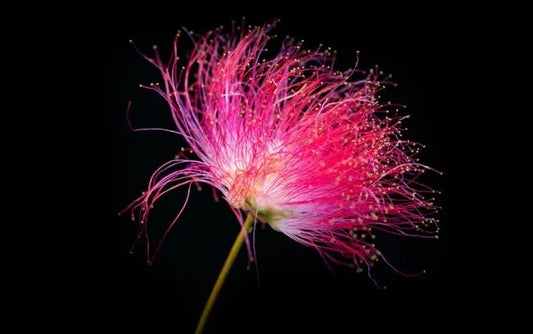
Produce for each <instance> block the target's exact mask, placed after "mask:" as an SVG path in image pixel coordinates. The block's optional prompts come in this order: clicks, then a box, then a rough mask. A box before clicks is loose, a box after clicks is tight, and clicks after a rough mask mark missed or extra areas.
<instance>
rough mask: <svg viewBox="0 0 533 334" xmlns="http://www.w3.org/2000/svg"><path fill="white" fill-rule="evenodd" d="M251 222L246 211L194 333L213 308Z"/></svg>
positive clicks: (204, 321)
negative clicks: (244, 218)
mask: <svg viewBox="0 0 533 334" xmlns="http://www.w3.org/2000/svg"><path fill="white" fill-rule="evenodd" d="M253 222H254V215H253V214H252V213H251V212H250V213H248V216H247V217H246V220H245V221H244V224H243V226H242V228H241V231H240V232H239V234H238V235H237V238H236V239H235V242H234V243H233V246H232V247H231V250H230V252H229V254H228V257H227V258H226V262H224V266H222V270H221V271H220V273H219V274H218V278H217V281H216V282H215V285H214V286H213V290H211V294H210V295H209V298H208V299H207V303H206V304H205V307H204V310H203V312H202V316H201V317H200V321H198V326H197V327H196V331H195V333H196V334H201V333H202V332H203V330H204V327H205V324H206V322H207V317H209V314H210V313H211V309H212V308H213V305H214V304H215V301H216V300H217V297H218V294H219V293H220V289H221V288H222V285H224V282H225V281H226V277H228V274H229V271H230V270H231V267H233V263H234V262H235V259H236V258H237V255H238V254H239V251H240V250H241V247H242V244H243V243H244V235H245V234H246V233H248V232H249V231H250V229H251V227H252V223H253Z"/></svg>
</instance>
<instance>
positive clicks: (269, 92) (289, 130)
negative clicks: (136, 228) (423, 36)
mask: <svg viewBox="0 0 533 334" xmlns="http://www.w3.org/2000/svg"><path fill="white" fill-rule="evenodd" d="M270 29H271V25H265V26H264V27H254V28H252V27H250V28H249V29H247V30H246V31H244V30H240V31H239V32H233V33H231V34H223V33H222V31H221V30H220V29H216V30H214V31H211V32H209V33H207V34H206V35H203V36H192V38H193V40H194V49H193V51H192V53H191V54H190V56H189V57H188V60H187V61H186V62H185V63H183V64H184V66H183V67H182V66H181V64H180V62H181V60H180V59H179V57H178V53H177V48H178V41H179V34H178V35H177V37H176V39H175V45H174V51H173V54H172V56H171V57H170V60H169V61H168V63H165V62H163V61H162V60H161V58H160V56H159V54H158V51H157V48H156V47H154V50H155V56H154V57H153V58H151V57H146V58H147V59H148V60H149V61H150V62H151V63H152V64H154V65H155V66H156V67H157V68H158V69H159V70H160V72H161V75H162V78H163V80H162V83H159V84H153V85H150V86H148V87H146V88H149V89H152V90H155V91H156V92H158V93H159V94H161V96H162V97H163V98H164V99H165V100H166V101H167V102H168V104H169V106H170V110H171V113H172V117H173V119H174V123H175V126H176V132H177V133H178V134H180V135H181V136H183V137H184V138H185V140H186V141H187V143H188V144H189V146H190V148H187V149H183V151H184V154H183V155H180V156H179V157H177V158H176V159H174V160H172V161H170V162H167V163H166V164H164V165H163V166H162V167H160V168H159V169H158V170H157V171H156V172H155V173H154V175H153V176H152V178H151V180H150V182H149V185H148V190H147V191H146V192H145V193H144V194H143V195H142V196H141V197H140V198H138V199H137V200H136V201H135V202H134V203H133V204H132V206H131V207H130V208H131V209H132V214H137V215H138V216H139V219H140V221H141V223H142V224H141V226H142V227H141V233H143V232H144V231H146V230H145V229H146V224H147V222H148V216H149V212H150V209H151V208H152V207H153V205H154V203H155V202H156V201H157V199H158V198H160V197H161V196H163V195H164V194H165V193H167V192H168V191H170V190H172V189H176V188H179V187H183V186H186V187H188V190H189V192H188V194H189V193H190V189H191V186H192V185H193V184H195V183H196V184H200V183H205V184H208V185H210V186H211V187H213V188H214V189H216V190H218V191H219V192H220V193H221V194H222V196H223V198H224V199H225V200H226V201H227V202H228V204H229V205H230V206H231V208H232V209H233V211H234V213H235V215H236V217H237V220H238V221H239V223H240V224H241V226H243V225H244V224H245V220H244V216H245V214H250V213H251V214H252V216H253V217H254V218H256V219H257V220H259V221H260V222H262V223H266V224H268V225H270V226H271V227H272V228H273V229H275V230H277V231H279V232H281V233H283V234H285V235H286V236H288V237H289V238H291V239H293V240H295V241H297V242H299V243H301V244H303V245H306V246H309V247H313V248H315V249H316V250H318V251H319V252H320V253H321V254H323V255H324V256H325V258H327V259H329V260H331V261H334V262H336V263H339V264H344V265H353V266H355V267H356V268H359V269H361V268H366V267H369V266H370V265H371V263H372V262H373V261H376V260H378V259H380V258H383V255H382V254H381V253H380V252H379V250H378V249H377V247H376V246H375V244H374V243H373V242H374V240H373V239H374V237H375V234H374V231H383V232H388V233H392V234H397V235H403V236H420V237H430V238H434V237H435V233H436V230H437V228H436V220H435V219H434V218H431V216H432V214H433V213H434V211H435V206H434V205H433V203H432V200H433V199H432V198H426V196H427V195H430V196H431V194H432V193H434V191H433V190H432V189H430V188H429V187H426V186H424V185H423V184H421V183H419V180H418V179H419V176H420V174H422V173H423V172H424V171H425V170H427V169H428V167H426V166H424V165H421V164H420V163H418V162H417V160H416V158H415V155H416V153H417V152H418V150H419V147H420V146H421V145H419V144H416V143H414V142H412V141H409V140H404V139H402V131H403V128H402V124H401V123H402V120H403V119H404V118H406V117H407V116H404V117H402V116H399V115H398V112H397V111H395V108H396V107H395V106H393V105H391V104H382V103H381V102H380V101H379V100H378V97H377V94H378V92H379V91H380V90H382V89H383V88H384V87H385V86H386V85H388V84H390V82H389V79H390V78H389V77H383V75H381V74H380V73H379V72H378V71H370V72H369V74H363V73H362V72H361V71H358V70H355V69H352V70H348V71H345V72H339V71H335V70H334V69H333V64H334V58H335V53H334V52H331V51H330V50H329V49H323V48H318V49H316V50H306V49H304V48H303V43H301V42H300V43H295V42H294V41H293V40H291V39H285V40H284V41H283V42H281V46H280V47H279V49H276V52H277V54H275V55H274V56H271V57H267V55H269V54H271V53H270V52H271V51H267V44H269V43H270V42H269V41H270V40H271V39H272V37H271V36H270V35H269V30H270ZM302 42H303V41H302ZM273 44H274V43H273ZM389 111H391V112H390V113H389ZM188 151H191V152H194V154H195V155H196V158H195V159H193V158H187V157H186V155H185V153H187V152H188ZM187 198H188V196H187ZM182 211H183V207H182V208H181V210H180V211H179V214H181V212H182ZM179 214H178V217H179ZM178 217H176V219H175V220H174V221H173V222H172V224H171V226H172V225H173V224H174V223H175V222H176V220H177V219H178ZM245 240H246V241H247V240H248V238H247V236H245ZM247 244H248V250H249V253H250V254H252V252H251V250H250V244H249V243H248V242H247Z"/></svg>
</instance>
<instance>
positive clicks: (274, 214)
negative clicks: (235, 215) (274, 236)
mask: <svg viewBox="0 0 533 334" xmlns="http://www.w3.org/2000/svg"><path fill="white" fill-rule="evenodd" d="M245 203H246V206H247V208H248V210H250V212H254V213H255V212H257V217H258V218H259V219H260V220H261V221H263V222H265V223H267V224H269V225H270V226H271V227H272V228H273V229H274V230H276V231H279V229H278V228H277V223H278V222H279V221H280V220H282V219H284V218H287V217H288V215H287V214H286V213H284V212H283V211H280V210H278V209H275V208H273V207H262V208H257V206H256V204H255V203H253V202H252V201H251V200H250V199H248V198H247V199H246V201H245Z"/></svg>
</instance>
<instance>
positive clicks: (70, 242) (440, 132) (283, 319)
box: [48, 2, 480, 333]
mask: <svg viewBox="0 0 533 334" xmlns="http://www.w3.org/2000/svg"><path fill="white" fill-rule="evenodd" d="M242 16H245V17H246V19H245V21H246V23H247V24H251V25H260V24H262V23H263V22H265V21H266V20H268V19H271V18H280V19H281V23H280V24H279V26H278V28H277V29H276V31H275V32H276V33H278V34H279V35H280V36H285V35H291V36H294V37H295V38H296V39H297V40H299V39H304V40H305V41H306V43H305V45H307V46H308V47H310V48H313V47H316V46H317V45H318V44H319V43H323V44H325V45H326V46H331V47H332V48H333V49H336V50H338V54H337V55H338V58H337V59H338V60H337V66H338V69H345V68H348V67H350V66H352V64H353V61H354V60H355V52H356V51H360V68H362V69H369V68H371V67H373V66H374V65H376V64H379V66H380V69H381V70H383V71H384V72H385V73H391V74H392V75H393V80H394V81H395V82H396V83H398V84H399V85H398V87H396V88H389V89H387V91H386V92H384V93H383V101H387V100H391V101H394V102H397V103H401V104H406V105H407V106H408V107H407V109H406V111H405V113H407V114H410V115H411V119H409V121H408V122H407V127H408V128H409V130H408V131H407V133H406V136H407V137H408V138H409V139H411V140H415V141H419V142H421V143H424V144H426V145H427V148H426V149H425V150H424V151H422V152H421V154H420V159H421V162H423V163H426V164H428V165H430V166H432V167H435V168H436V169H438V170H440V171H443V172H444V175H443V176H440V175H437V174H433V175H428V176H427V178H426V182H427V183H428V184H430V185H432V186H433V187H434V188H436V189H438V190H441V191H442V195H440V196H438V198H437V204H438V205H440V206H442V210H441V212H440V213H439V219H440V221H441V223H440V227H441V234H440V239H439V240H421V239H405V238H394V237H390V236H379V237H378V239H377V240H376V243H377V244H378V246H379V247H380V249H381V250H382V251H383V253H384V254H385V255H386V256H387V257H388V259H389V260H390V261H391V262H392V263H393V264H395V265H396V266H397V267H398V268H400V269H401V270H403V271H405V272H417V271H421V270H423V269H425V270H426V271H427V274H426V275H422V276H420V277H416V278H406V277H403V276H401V275H399V274H397V273H395V272H393V271H392V270H390V268H388V267H387V266H386V265H384V264H381V265H380V266H378V267H376V268H375V270H374V277H375V278H376V279H377V281H378V282H379V283H380V284H381V285H386V286H387V289H386V290H381V289H378V288H376V286H375V285H374V284H373V283H372V281H371V280H370V279H368V278H367V277H366V275H365V274H356V273H355V272H354V271H353V270H351V269H349V268H339V267H337V266H333V270H334V272H331V271H330V270H329V269H328V268H327V266H326V265H324V263H323V261H322V260H321V258H320V256H319V255H318V254H317V253H316V252H315V251H314V250H311V249H308V248H306V247H303V246H301V245H299V244H297V243H295V242H293V241H291V240H289V239H288V238H287V237H285V236H283V235H282V234H280V233H277V232H274V231H272V230H271V229H270V228H268V227H267V228H264V229H261V228H260V229H258V231H257V256H258V264H259V266H258V273H259V279H258V273H257V272H256V270H255V269H254V268H252V270H247V269H246V258H245V256H244V251H242V252H241V254H240V257H239V258H238V260H237V262H236V263H235V265H234V267H233V269H232V271H231V273H230V275H229V277H228V280H227V282H226V284H225V285H224V287H223V289H222V292H221V294H220V296H219V299H218V300H217V303H216V305H215V308H214V310H213V313H212V314H211V316H210V318H209V320H208V324H207V327H206V332H207V333H226V332H228V333H236V332H237V333H238V332H243V333H255V332H257V333H263V332H264V333H266V332H272V331H276V332H294V331H296V332H309V331H311V332H324V333H330V332H347V333H351V332H360V331H361V330H363V329H366V328H367V327H368V328H370V327H372V328H374V329H380V328H388V327H389V326H391V325H392V326H394V327H395V328H396V329H409V330H415V331H416V330H417V329H422V330H424V329H427V328H431V326H438V327H443V326H447V327H455V326H457V324H458V323H459V321H462V320H464V319H468V318H470V317H471V314H470V313H471V312H470V311H471V309H470V307H471V305H473V304H474V303H478V302H479V301H480V300H479V299H476V298H474V294H475V293H474V291H475V290H477V289H478V288H479V285H480V283H479V281H478V280H477V279H475V278H474V275H473V273H474V272H475V271H476V268H475V266H476V265H475V264H472V262H471V261H470V258H472V257H474V255H472V249H473V248H475V246H473V245H472V240H471V239H469V236H470V231H472V230H476V228H477V227H476V225H475V224H476V222H474V221H473V220H471V219H470V213H469V212H466V213H465V211H464V206H465V200H466V199H468V200H469V201H470V204H471V203H472V202H471V201H472V200H471V198H470V197H469V194H470V193H471V189H470V188H469V187H473V186H468V183H467V182H465V180H467V178H468V175H467V173H468V172H469V169H468V167H465V163H464V161H465V160H464V159H463V158H464V156H465V155H466V153H465V152H467V151H468V152H470V153H469V154H475V153H471V152H473V150H471V148H474V147H476V144H477V142H476V139H473V138H471V137H469V136H466V135H465V133H466V131H465V129H466V128H467V124H469V122H468V121H470V120H471V118H473V116H472V114H471V109H470V106H469V105H468V104H467V103H466V102H464V101H466V100H468V97H467V96H466V95H465V92H464V90H463V88H462V85H461V83H464V79H463V78H464V73H465V72H464V69H463V68H464V66H466V65H467V64H468V63H469V62H470V61H471V58H472V54H471V51H472V50H473V49H474V48H476V43H478V42H479V41H480V39H479V34H480V30H479V29H477V28H476V27H475V26H474V27H472V29H471V27H467V26H466V24H465V21H467V20H466V19H465V16H466V14H461V11H458V10H456V9H454V8H448V7H446V6H445V5H442V6H440V7H439V6H436V7H434V9H430V8H427V9H426V8H422V9H420V8H409V7H401V8H395V7H388V6H385V5H383V6H381V5H375V6H369V5H363V4H355V5H354V7H353V8H350V7H348V6H346V7H344V6H342V5H340V4H337V3H335V4H321V5H320V6H319V7H314V6H313V5H305V6H304V5H301V6H288V5H287V4H276V3H270V2H269V3H267V2H262V3H258V4H257V7H256V8H253V7H252V6H251V5H249V6H247V7H246V6H237V5H231V4H228V3H224V4H218V5H211V4H207V3H205V4H204V3H198V4H195V3H192V4H191V3H189V4H187V5H184V4H175V5H173V6H168V5H160V4H158V5H156V4H154V5H151V4H148V3H146V4H145V5H143V6H139V7H135V6H128V7H124V8H118V9H114V8H106V7H91V6H87V7H83V6H81V7H80V8H76V9H74V8H73V9H70V14H69V15H67V16H66V17H64V19H65V20H64V21H62V22H63V23H62V24H61V25H60V27H59V28H56V29H54V32H58V31H59V30H60V31H61V32H62V33H65V30H68V29H72V34H74V36H76V37H69V38H65V39H64V40H58V39H54V40H53V41H52V40H50V41H49V42H48V43H49V44H48V47H49V48H50V47H52V48H55V44H56V42H57V48H55V49H54V50H59V51H60V52H57V54H56V55H57V57H61V58H62V59H68V60H69V62H68V65H67V63H65V64H64V66H65V67H66V71H65V72H66V74H65V76H64V78H65V79H66V80H65V82H64V83H63V85H64V86H71V87H66V88H67V89H69V88H70V89H72V90H74V91H76V93H75V94H74V95H70V97H72V96H74V97H75V98H76V104H75V106H73V109H72V112H69V113H67V114H61V118H62V121H63V122H67V123H70V124H71V125H70V126H67V127H66V128H67V132H68V134H74V135H76V137H77V136H80V135H81V136H82V137H85V141H84V143H83V144H80V147H79V149H76V150H73V149H67V152H68V154H69V155H68V157H67V160H68V159H69V158H70V156H72V157H73V159H75V160H76V162H77V161H78V159H79V161H82V163H80V164H79V165H78V166H79V167H81V169H78V172H79V173H80V174H78V175H77V180H76V181H74V178H70V172H71V170H70V169H69V166H67V167H65V168H64V169H60V170H59V173H60V174H62V173H63V172H64V173H65V174H64V175H67V174H68V175H69V177H64V176H63V175H62V176H63V177H62V179H64V180H66V181H67V182H66V183H67V185H66V186H65V187H66V188H65V189H66V191H65V193H66V194H67V195H68V196H71V197H72V198H67V199H65V201H66V202H68V203H69V204H70V202H72V203H73V204H72V205H71V206H69V205H67V204H65V206H67V207H68V210H67V209H65V211H68V214H69V215H70V216H69V217H71V218H72V219H73V220H74V221H75V222H76V223H75V225H76V226H75V227H72V228H71V229H66V231H67V233H64V234H65V237H63V238H62V239H64V240H63V241H65V242H66V245H65V246H62V247H61V249H60V250H59V252H60V253H61V254H62V255H61V259H62V260H61V262H60V263H59V267H61V269H62V270H64V271H66V272H68V274H66V275H62V277H61V278H60V279H59V280H58V281H56V282H55V283H56V284H58V289H60V290H63V291H64V292H66V295H67V300H68V301H67V302H65V304H66V305H65V306H66V308H67V309H69V311H68V313H69V314H71V313H72V314H73V316H72V319H79V320H77V321H76V323H77V326H80V325H81V327H84V328H85V327H87V326H90V327H93V326H94V327H95V328H102V329H105V330H117V331H119V332H131V331H134V332H136V331H144V332H150V333H159V332H165V333H170V332H172V333H190V332H192V331H193V330H194V328H195V325H196V322H197V320H198V318H199V316H200V314H201V311H202V308H203V306H204V303H205V301H206V299H207V297H208V295H209V292H210V290H211V287H212V285H213V283H214V281H215V279H216V276H217V274H218V271H219V270H220V268H221V265H222V263H223V261H224V259H225V257H226V255H227V252H228V251H229V248H230V247H231V244H232V242H233V240H234V238H235V236H236V233H237V232H238V224H237V222H236V220H235V218H234V216H233V214H232V213H231V211H230V209H229V208H228V207H227V204H225V203H224V202H223V201H221V202H219V203H215V202H214V201H213V199H212V196H211V192H210V190H209V189H207V187H204V191H202V192H197V191H195V190H193V191H192V195H191V199H190V202H189V204H188V206H187V208H186V210H185V212H184V214H183V216H182V217H181V219H180V221H179V223H178V224H177V225H176V227H175V228H174V229H173V230H172V232H171V233H170V235H169V236H168V238H167V239H166V241H165V243H164V245H163V247H162V249H161V252H160V253H159V255H158V256H157V258H156V260H155V262H154V264H153V265H152V266H148V265H147V263H146V257H145V252H144V248H143V247H144V243H143V242H141V243H140V244H139V247H137V248H136V249H135V252H134V253H133V254H131V255H130V254H129V253H128V248H129V246H130V245H131V244H132V242H133V241H134V240H135V233H136V225H135V223H132V222H131V221H130V220H129V218H128V217H118V216H117V213H118V212H119V211H120V210H121V209H122V208H124V207H125V206H126V205H127V204H128V203H129V202H130V201H131V200H133V199H134V198H136V197H137V196H138V195H139V194H140V192H141V191H143V190H145V187H146V184H147V182H148V178H149V177H150V175H151V173H152V172H153V171H154V170H155V169H156V168H157V167H158V166H159V165H160V164H162V163H163V162H166V161H168V160H169V159H171V158H173V156H174V155H175V154H176V153H177V150H178V149H179V147H180V146H181V145H182V144H183V141H182V140H181V139H180V138H176V137H175V136H173V135H170V134H165V133H148V132H145V133H138V132H131V131H130V130H129V128H128V125H127V121H126V109H127V105H128V102H129V101H132V102H133V105H132V109H131V120H132V122H133V123H134V124H135V125H136V126H138V127H150V126H161V127H171V126H172V125H171V120H170V117H169V112H168V109H167V106H166V105H165V104H164V102H163V101H162V100H161V99H160V98H159V97H158V96H157V95H156V94H154V93H153V92H149V91H147V90H143V89H140V88H139V87H138V85H139V83H144V84H147V83H149V82H151V81H158V80H159V77H158V75H157V71H156V69H155V68H154V67H153V66H152V65H150V64H149V63H147V62H146V61H145V60H144V59H142V57H141V56H140V55H138V54H137V53H136V52H135V51H134V50H133V48H132V47H131V46H130V45H129V44H128V40H129V39H133V40H134V41H135V42H136V44H137V45H138V46H139V47H140V48H141V49H142V50H144V51H146V52H147V53H149V52H150V51H151V46H152V45H153V44H157V45H158V46H159V48H160V50H161V52H162V54H163V56H165V54H167V55H168V48H169V47H170V46H171V43H172V39H173V36H174V34H175V33H176V31H177V30H178V29H179V28H180V27H182V26H184V27H187V28H188V29H190V30H194V31H195V32H199V33H202V32H205V31H207V30H209V29H211V28H213V27H215V26H219V25H224V26H229V25H230V22H231V20H236V21H237V22H240V20H241V17H242ZM50 20H51V19H50ZM183 40H185V39H183ZM65 41H74V42H75V43H73V44H75V45H76V46H75V48H72V49H68V48H66V47H65V43H66V42H65ZM53 44H54V46H52V45H53ZM183 45H184V46H183V47H184V48H190V44H189V45H186V43H184V44H183ZM271 48H272V46H271ZM71 64H73V65H75V66H72V67H71ZM69 68H72V71H73V73H72V75H69ZM75 69H76V70H80V72H79V73H81V76H77V77H76V79H75V80H74V79H73V76H75V75H77V74H78V73H74V71H75ZM63 70H65V68H63ZM73 82H74V83H73ZM67 138H68V137H67ZM64 141H68V140H67V139H63V140H62V142H63V144H67V146H68V143H64ZM80 175H81V177H80ZM79 179H81V181H79ZM70 180H72V184H69V183H70ZM74 184H75V185H74ZM69 190H72V191H69ZM68 196H67V197H68ZM183 199H184V192H180V191H176V192H175V193H172V194H170V195H169V196H167V197H166V198H164V199H162V200H161V202H160V204H159V205H158V206H157V207H156V209H155V210H154V212H153V216H152V218H151V219H152V220H151V225H150V226H151V227H150V229H151V234H152V244H155V243H156V242H157V241H158V240H159V237H160V236H161V233H162V231H163V230H164V228H166V226H167V223H168V222H170V221H171V219H172V218H173V217H174V213H175V212H176V210H177V209H178V208H179V205H180V204H181V203H182V201H183ZM468 224H473V225H468ZM477 224H479V222H478V223H477ZM63 232H65V231H63ZM79 249H81V250H80V251H79V252H78V250H79ZM428 326H429V327H428Z"/></svg>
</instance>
